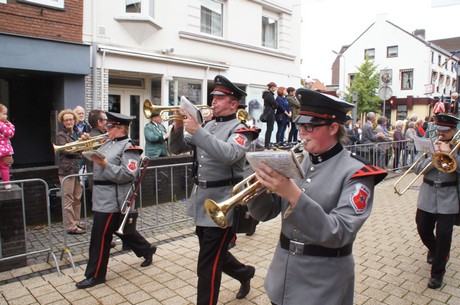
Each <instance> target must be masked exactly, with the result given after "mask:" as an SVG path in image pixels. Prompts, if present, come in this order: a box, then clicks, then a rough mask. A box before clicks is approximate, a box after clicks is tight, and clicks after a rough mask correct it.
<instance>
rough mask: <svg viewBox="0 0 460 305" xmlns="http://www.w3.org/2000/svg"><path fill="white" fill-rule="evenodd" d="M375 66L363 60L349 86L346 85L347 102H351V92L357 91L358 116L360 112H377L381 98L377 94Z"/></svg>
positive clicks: (377, 74) (377, 84)
mask: <svg viewBox="0 0 460 305" xmlns="http://www.w3.org/2000/svg"><path fill="white" fill-rule="evenodd" d="M376 70H377V66H375V65H374V64H373V63H372V62H370V61H369V60H367V59H366V60H365V61H364V63H363V64H362V65H361V67H359V68H358V72H357V73H356V74H355V77H354V78H353V81H352V83H351V86H350V87H347V91H348V92H349V93H348V94H346V95H345V98H346V100H347V102H349V103H352V102H353V99H352V92H353V91H356V92H357V93H358V107H357V113H358V117H360V116H361V114H362V113H367V112H371V111H372V112H379V110H380V106H381V100H380V98H379V97H378V96H377V89H378V87H379V73H378V72H377V71H376Z"/></svg>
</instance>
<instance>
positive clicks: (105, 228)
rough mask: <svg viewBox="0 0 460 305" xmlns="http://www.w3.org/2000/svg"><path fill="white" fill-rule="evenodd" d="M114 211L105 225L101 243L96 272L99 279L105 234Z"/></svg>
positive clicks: (95, 275)
mask: <svg viewBox="0 0 460 305" xmlns="http://www.w3.org/2000/svg"><path fill="white" fill-rule="evenodd" d="M112 216H113V213H110V216H109V218H108V219H107V222H106V223H105V226H104V233H103V235H102V239H101V245H100V249H101V250H100V251H99V259H98V260H97V267H96V272H95V273H94V278H95V279H97V276H98V273H99V268H100V267H101V261H102V253H103V252H104V241H105V234H106V233H107V228H108V227H109V224H110V220H111V219H112Z"/></svg>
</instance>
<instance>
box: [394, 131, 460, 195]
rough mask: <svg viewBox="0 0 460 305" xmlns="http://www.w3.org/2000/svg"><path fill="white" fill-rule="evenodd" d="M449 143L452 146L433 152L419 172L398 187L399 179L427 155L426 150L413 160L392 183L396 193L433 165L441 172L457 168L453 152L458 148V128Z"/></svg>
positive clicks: (408, 186) (401, 192) (405, 188)
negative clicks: (449, 148) (404, 184)
mask: <svg viewBox="0 0 460 305" xmlns="http://www.w3.org/2000/svg"><path fill="white" fill-rule="evenodd" d="M449 144H450V145H453V146H454V147H453V148H452V149H451V150H450V151H449V152H448V153H445V152H435V153H434V154H433V155H432V156H431V161H430V162H429V163H428V164H427V165H426V166H425V167H424V168H423V169H422V170H421V171H420V173H419V174H418V175H417V176H415V178H413V179H412V180H411V181H410V182H409V183H408V185H407V186H405V187H402V188H400V187H399V184H400V183H401V181H402V180H403V179H404V177H406V176H407V175H408V174H409V173H410V172H411V171H412V169H413V168H414V167H415V166H416V165H417V164H418V163H419V162H421V160H423V158H424V157H425V156H427V155H428V152H425V153H423V154H422V155H421V156H420V157H419V158H418V159H417V160H416V161H415V162H414V164H412V166H411V167H409V169H408V170H407V171H406V172H405V173H404V174H403V175H402V176H401V177H400V178H399V179H398V180H397V181H396V182H395V184H394V190H395V192H396V193H397V194H398V195H402V194H404V193H405V192H406V191H407V190H408V189H409V188H410V187H411V186H412V185H413V184H414V183H415V181H417V179H418V178H420V176H422V175H423V174H424V173H425V172H426V170H427V169H428V168H429V167H430V166H431V165H433V166H434V167H436V169H437V170H439V171H441V172H443V173H452V172H454V171H455V170H456V169H457V161H456V160H455V158H454V157H453V154H454V153H455V152H456V151H457V150H458V148H459V147H460V130H459V131H457V132H456V133H455V134H454V136H453V137H452V139H451V140H450V141H449Z"/></svg>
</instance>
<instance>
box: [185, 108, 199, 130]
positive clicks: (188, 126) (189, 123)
mask: <svg viewBox="0 0 460 305" xmlns="http://www.w3.org/2000/svg"><path fill="white" fill-rule="evenodd" d="M184 115H185V116H187V117H186V118H185V119H184V120H183V124H184V129H185V131H186V132H188V133H189V134H191V135H194V134H195V132H196V131H197V130H198V129H199V128H201V124H200V123H198V122H197V121H196V120H195V118H193V116H191V115H190V113H188V112H187V111H186V110H184Z"/></svg>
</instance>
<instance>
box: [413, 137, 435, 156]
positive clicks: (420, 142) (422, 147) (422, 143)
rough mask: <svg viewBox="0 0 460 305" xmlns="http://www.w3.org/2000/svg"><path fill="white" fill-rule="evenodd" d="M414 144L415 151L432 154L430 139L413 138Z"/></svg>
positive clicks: (432, 148) (432, 146)
mask: <svg viewBox="0 0 460 305" xmlns="http://www.w3.org/2000/svg"><path fill="white" fill-rule="evenodd" d="M414 144H415V148H416V149H417V151H421V152H424V153H429V154H434V145H433V142H432V141H431V139H428V138H414Z"/></svg>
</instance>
